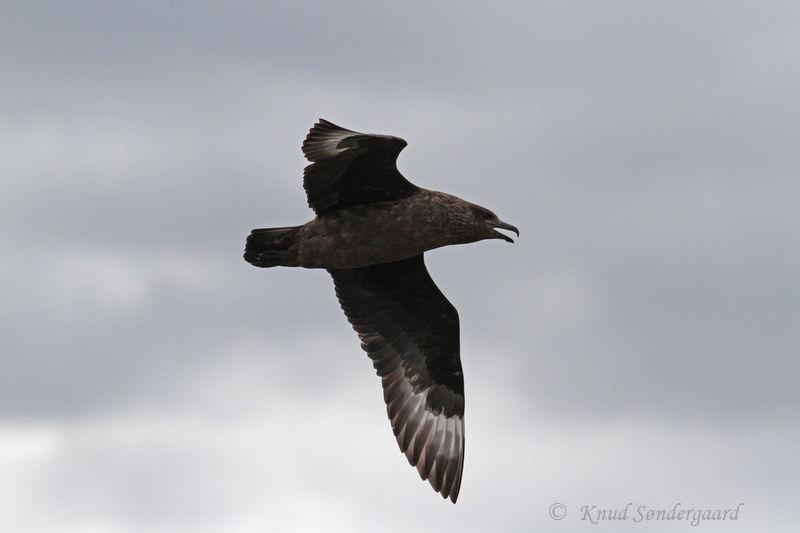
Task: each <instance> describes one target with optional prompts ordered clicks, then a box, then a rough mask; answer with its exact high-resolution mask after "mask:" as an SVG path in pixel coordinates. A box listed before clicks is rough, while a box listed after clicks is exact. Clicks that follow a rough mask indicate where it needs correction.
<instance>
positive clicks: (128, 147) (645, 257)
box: [0, 1, 800, 533]
mask: <svg viewBox="0 0 800 533" xmlns="http://www.w3.org/2000/svg"><path fill="white" fill-rule="evenodd" d="M798 23H800V9H799V8H798V7H797V4H796V3H793V2H786V3H772V2H763V1H759V2H726V3H721V2H701V3H698V2H675V1H669V2H648V3H641V2H584V3H575V2H571V3H568V2H519V3H512V2H506V3H492V4H491V6H490V5H489V4H488V3H487V4H479V3H463V2H434V3H432V4H431V3H429V2H403V3H397V2H393V3H387V4H386V5H380V4H379V3H375V2H365V3H362V2H354V1H348V2H332V3H327V4H325V5H322V3H320V2H253V3H248V2H219V3H208V2H180V1H171V2H136V3H127V2H125V3H118V4H117V3H111V2H70V3H67V2H54V3H39V2H3V3H2V6H0V64H1V65H2V80H1V81H0V172H1V173H2V193H1V194H0V243H2V250H3V251H2V254H0V298H2V302H3V303H2V305H1V306H0V328H1V329H0V332H1V334H0V502H2V504H1V505H0V530H2V531H20V532H63V531H70V532H73V531H74V532H92V533H94V532H109V533H131V532H141V531H148V532H180V531H187V532H188V531H191V532H219V531H230V532H250V531H320V530H330V531H398V532H399V531H434V530H438V531H442V530H447V531H475V532H483V531H490V530H494V531H539V530H548V531H563V532H586V531H593V530H595V529H598V530H603V531H611V530H613V531H628V530H630V531H644V530H647V531H655V532H660V531H687V530H690V529H692V528H691V526H690V525H688V524H687V523H686V522H681V523H676V522H652V523H648V524H641V523H639V524H637V523H633V522H632V521H631V520H628V521H626V522H622V523H606V524H599V525H592V524H589V523H587V522H586V521H582V520H581V519H580V517H581V513H580V507H581V506H583V505H597V506H601V507H621V506H624V505H625V504H626V503H628V502H633V504H634V507H637V506H639V505H645V506H647V507H652V508H671V507H672V506H674V505H675V504H676V503H678V502H681V503H682V504H683V506H684V507H685V508H691V507H695V508H697V507H700V508H711V509H716V508H723V509H724V508H729V507H734V506H736V505H737V504H739V503H742V502H743V503H744V506H743V507H742V510H741V517H740V519H739V520H738V521H737V522H724V523H720V522H716V523H715V522H708V523H702V524H701V525H700V526H698V527H699V528H702V530H703V531H725V532H733V531H755V530H760V531H773V532H781V531H794V530H795V527H796V524H797V516H796V496H797V493H798V479H800V461H798V459H797V443H798V442H800V426H799V425H798V418H797V412H798V407H800V392H798V391H799V389H798V387H797V384H796V379H797V378H796V376H797V374H798V372H799V371H800V364H799V363H798V357H797V354H798V353H800V330H799V329H798V323H800V305H798V298H800V247H799V246H798V242H800V209H798V204H799V202H798V200H800V180H799V179H798V168H799V167H800V150H798V147H800V104H799V103H798V98H797V95H798V94H800V59H798V53H797V52H798V50H800V34H799V33H798V32H797V27H798ZM318 117H324V118H327V119H329V120H331V121H333V122H336V123H339V124H341V125H343V126H345V127H348V128H351V129H356V130H360V131H367V132H376V133H388V134H393V135H398V136H401V137H403V138H405V139H406V140H408V142H409V146H408V148H406V150H405V151H404V152H403V153H402V155H401V156H400V159H399V166H400V169H401V171H402V172H403V173H404V174H405V175H406V176H407V177H409V178H410V179H411V180H412V181H414V182H415V183H417V184H419V185H421V186H424V187H428V188H432V189H436V190H443V191H447V192H450V193H453V194H456V195H458V196H461V197H462V198H465V199H467V200H470V201H474V202H477V203H480V204H482V205H485V206H487V207H489V208H490V209H493V210H494V211H496V212H497V213H498V214H499V215H500V216H501V218H503V219H504V220H506V221H509V222H511V223H513V224H515V225H516V226H518V227H519V228H520V230H521V233H522V235H521V237H520V239H518V241H517V243H516V244H514V245H508V244H506V243H503V242H501V241H492V242H484V243H479V244H473V245H469V246H462V247H452V248H449V249H443V250H437V251H434V252H432V253H429V254H427V263H428V266H429V269H430V271H431V274H432V276H433V277H434V279H435V280H436V281H437V283H438V284H439V286H440V288H441V289H442V290H443V292H444V293H445V294H446V295H447V296H448V298H449V299H450V300H451V302H452V303H453V304H454V305H455V306H456V307H457V308H458V309H459V311H460V316H461V324H462V338H461V341H462V360H463V364H464V370H465V379H466V392H467V417H466V420H467V425H466V427H467V447H466V451H467V456H466V463H465V470H464V481H463V486H462V491H461V496H460V499H459V502H458V504H457V505H455V506H454V505H452V504H450V503H449V502H446V501H443V500H442V499H441V498H440V497H439V496H438V495H436V494H435V493H433V492H432V491H431V489H430V488H429V486H428V485H427V483H423V482H421V481H420V480H419V478H418V477H417V474H416V472H415V471H414V470H413V469H412V468H411V467H409V466H408V464H407V463H406V461H405V459H404V457H403V456H402V455H401V454H400V452H399V450H398V449H397V445H396V443H395V442H394V438H393V437H392V434H391V429H390V426H389V423H388V421H387V420H386V414H385V408H384V406H383V403H382V401H381V398H382V397H381V390H380V383H379V380H378V378H376V377H375V375H374V371H373V370H372V367H371V364H370V362H369V360H368V358H367V357H366V355H365V354H364V353H363V352H362V351H361V350H360V348H359V346H358V341H357V338H356V335H355V333H354V332H353V331H352V330H351V329H350V327H349V325H348V324H347V322H346V320H345V318H344V315H343V313H342V312H341V311H340V310H339V308H338V305H337V302H336V299H335V296H334V293H333V288H332V283H331V281H330V279H329V277H328V276H327V275H326V274H325V273H324V272H320V271H310V270H299V269H271V270H261V269H256V268H253V267H251V266H250V265H248V264H246V263H245V262H244V261H243V260H242V259H241V253H242V249H243V242H244V238H245V236H246V234H247V232H248V231H249V230H250V229H251V228H253V227H264V226H281V225H291V224H300V223H303V222H305V221H306V220H308V219H309V218H310V217H311V211H310V210H309V209H308V207H307V206H306V201H305V197H304V194H303V190H302V187H301V173H302V168H303V166H304V165H305V161H304V160H303V158H302V154H301V152H300V143H301V141H302V139H303V137H304V136H305V134H306V133H307V131H308V128H309V127H310V126H311V125H312V124H313V123H314V121H315V120H316V119H317V118H318ZM555 502H560V503H563V504H564V505H565V506H566V508H567V516H566V517H565V518H564V519H563V520H561V521H554V520H552V519H551V518H549V516H548V509H549V507H550V505H551V504H552V503H555Z"/></svg>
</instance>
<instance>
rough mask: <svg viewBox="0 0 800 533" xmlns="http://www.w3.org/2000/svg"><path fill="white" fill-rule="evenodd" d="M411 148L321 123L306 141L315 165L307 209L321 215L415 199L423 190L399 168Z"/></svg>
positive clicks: (307, 177)
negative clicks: (400, 159)
mask: <svg viewBox="0 0 800 533" xmlns="http://www.w3.org/2000/svg"><path fill="white" fill-rule="evenodd" d="M406 144H407V143H406V142H405V141H404V140H403V139H400V138H399V137H391V136H389V135H371V134H365V133H358V132H356V131H351V130H347V129H344V128H341V127H339V126H337V125H336V124H332V123H330V122H328V121H327V120H323V119H320V120H319V122H317V123H316V124H315V125H314V127H313V128H311V130H310V131H309V132H308V136H306V139H305V141H304V142H303V153H304V154H305V156H306V159H308V160H309V161H311V163H312V164H310V165H308V166H307V167H306V168H305V173H304V177H303V187H304V188H305V190H306V196H307V197H308V205H309V206H310V207H311V208H312V209H313V210H314V211H315V212H316V213H317V214H318V215H321V214H323V213H325V212H328V211H331V210H333V209H337V208H340V207H346V206H350V205H360V204H369V203H373V202H383V201H390V200H399V199H401V198H405V197H407V196H410V195H411V194H413V193H414V192H415V191H416V190H418V187H416V186H415V185H414V184H412V183H411V182H409V181H408V180H406V179H405V178H404V177H403V175H402V174H400V172H399V171H398V170H397V164H396V162H397V156H398V154H400V151H401V150H402V149H403V148H405V146H406Z"/></svg>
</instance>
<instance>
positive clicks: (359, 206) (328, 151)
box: [244, 119, 519, 503]
mask: <svg viewBox="0 0 800 533" xmlns="http://www.w3.org/2000/svg"><path fill="white" fill-rule="evenodd" d="M405 146H406V142H405V141H404V140H403V139H400V138H398V137H391V136H387V135H368V134H363V133H358V132H355V131H351V130H347V129H344V128H341V127H339V126H336V125H335V124H332V123H330V122H328V121H326V120H322V119H320V121H319V122H318V123H317V124H315V125H314V127H313V128H311V130H310V132H309V134H308V136H307V137H306V139H305V142H304V143H303V153H304V154H305V156H306V158H307V159H308V160H309V161H311V163H312V164H311V165H309V166H307V167H306V169H305V176H304V179H303V187H304V188H305V190H306V195H307V196H308V204H309V206H310V207H311V208H312V209H313V210H314V211H315V213H316V215H317V216H316V217H315V218H314V219H313V220H311V221H310V222H308V223H307V224H304V225H302V226H294V227H283V228H265V229H255V230H253V231H252V232H251V233H250V236H249V237H248V238H247V245H246V248H245V253H244V258H245V260H247V261H248V262H249V263H252V264H253V265H256V266H259V267H272V266H279V265H280V266H300V267H305V268H324V269H327V270H328V272H330V274H331V276H332V277H333V282H334V286H335V288H336V296H337V297H338V298H339V302H340V304H341V306H342V309H343V310H344V312H345V315H347V319H348V320H349V321H350V323H351V324H352V325H353V328H354V329H355V330H356V332H357V333H358V335H359V337H360V339H361V346H362V348H363V349H364V350H365V351H366V352H367V355H369V357H370V358H371V359H372V362H373V366H374V367H375V369H376V371H377V373H378V375H379V376H380V377H381V381H382V384H383V390H384V400H385V402H386V409H387V412H388V414H389V419H390V421H391V424H392V429H393V430H394V434H395V437H396V438H397V442H398V444H399V445H400V449H401V450H402V451H403V452H404V453H405V455H406V457H407V458H408V461H409V462H410V463H411V465H412V466H416V467H417V470H418V471H419V474H420V476H421V477H422V479H427V480H428V481H429V482H430V484H431V485H432V486H433V488H434V490H436V491H437V492H440V493H441V494H442V496H443V497H445V498H447V497H449V498H450V499H451V500H452V501H453V502H454V503H455V501H456V499H457V498H458V493H459V490H460V487H461V473H462V470H463V466H464V379H463V375H462V370H461V360H460V357H459V331H458V313H457V311H456V310H455V308H454V307H453V306H452V305H451V304H450V302H448V301H447V299H446V298H445V297H444V295H443V294H442V293H441V291H439V289H438V288H437V287H436V285H435V284H434V282H433V280H431V278H430V276H429V275H428V271H427V269H426V268H425V263H424V260H423V253H424V252H426V251H427V250H432V249H434V248H439V247H441V246H447V245H450V244H465V243H470V242H475V241H480V240H483V239H503V240H506V241H508V242H513V240H511V238H510V237H508V236H507V235H504V234H503V233H500V232H499V231H497V230H496V228H500V229H505V230H510V231H513V232H515V233H516V234H517V235H519V231H517V228H515V227H514V226H511V225H510V224H506V223H505V222H502V221H501V220H500V219H499V218H497V216H496V215H495V214H494V213H492V212H491V211H489V210H488V209H486V208H484V207H481V206H479V205H475V204H471V203H469V202H466V201H464V200H462V199H460V198H457V197H455V196H451V195H449V194H444V193H441V192H436V191H429V190H427V189H422V188H420V187H417V186H416V185H413V184H412V183H411V182H409V181H408V180H406V179H405V178H404V177H403V176H402V174H400V172H399V171H398V170H397V166H396V160H397V156H398V154H399V153H400V151H401V150H402V149H403V148H404V147H405Z"/></svg>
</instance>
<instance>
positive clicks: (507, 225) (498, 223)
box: [490, 220, 519, 242]
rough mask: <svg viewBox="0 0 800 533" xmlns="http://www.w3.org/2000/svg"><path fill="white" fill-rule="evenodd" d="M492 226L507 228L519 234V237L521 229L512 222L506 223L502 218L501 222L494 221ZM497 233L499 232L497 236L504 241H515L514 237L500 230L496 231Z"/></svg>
mask: <svg viewBox="0 0 800 533" xmlns="http://www.w3.org/2000/svg"><path fill="white" fill-rule="evenodd" d="M490 226H492V227H493V228H499V229H505V230H508V231H513V232H514V233H516V234H517V237H519V230H518V229H517V228H516V227H514V226H512V225H511V224H506V223H505V222H503V221H502V220H501V221H499V222H492V223H490ZM495 233H497V235H498V237H497V238H498V239H503V240H504V241H508V242H514V239H512V238H511V237H509V236H508V235H506V234H504V233H500V232H499V231H495Z"/></svg>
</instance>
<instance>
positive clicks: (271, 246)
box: [244, 226, 302, 268]
mask: <svg viewBox="0 0 800 533" xmlns="http://www.w3.org/2000/svg"><path fill="white" fill-rule="evenodd" d="M301 227H302V226H292V227H287V228H262V229H254V230H253V231H251V232H250V235H249V236H248V237H247V244H246V245H245V248H244V260H245V261H247V262H248V263H250V264H252V265H255V266H257V267H262V268H267V267H274V266H278V265H280V264H281V262H282V259H283V254H284V252H285V251H286V250H287V249H288V248H289V247H290V246H291V245H292V244H294V239H295V236H296V235H297V230H299V229H300V228H301Z"/></svg>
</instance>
